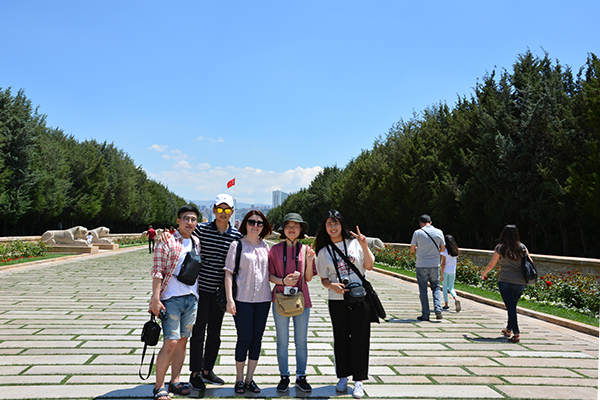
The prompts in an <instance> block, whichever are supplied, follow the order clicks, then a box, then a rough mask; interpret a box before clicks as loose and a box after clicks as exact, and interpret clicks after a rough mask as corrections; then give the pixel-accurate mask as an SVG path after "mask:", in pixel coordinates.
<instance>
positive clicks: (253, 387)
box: [244, 381, 260, 393]
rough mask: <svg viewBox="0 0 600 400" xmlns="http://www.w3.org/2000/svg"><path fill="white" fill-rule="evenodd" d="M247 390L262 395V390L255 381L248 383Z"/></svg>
mask: <svg viewBox="0 0 600 400" xmlns="http://www.w3.org/2000/svg"><path fill="white" fill-rule="evenodd" d="M244 386H246V389H248V390H250V391H251V392H252V393H260V388H259V387H258V385H257V384H256V382H254V381H250V383H246V384H245V385H244Z"/></svg>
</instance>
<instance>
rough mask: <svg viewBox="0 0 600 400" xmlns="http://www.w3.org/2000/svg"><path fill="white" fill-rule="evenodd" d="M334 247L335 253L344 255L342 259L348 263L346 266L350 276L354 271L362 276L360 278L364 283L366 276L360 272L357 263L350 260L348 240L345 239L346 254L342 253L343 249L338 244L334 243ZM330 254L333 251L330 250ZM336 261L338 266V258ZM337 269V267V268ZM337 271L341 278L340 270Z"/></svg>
mask: <svg viewBox="0 0 600 400" xmlns="http://www.w3.org/2000/svg"><path fill="white" fill-rule="evenodd" d="M332 248H333V251H334V253H337V254H339V255H340V257H342V259H343V260H344V262H345V263H346V266H347V267H348V276H350V271H352V272H354V273H355V274H356V275H358V277H359V278H360V280H361V281H363V283H364V282H365V277H364V276H363V274H361V273H360V271H359V270H358V268H356V265H354V264H353V263H352V262H351V261H350V259H349V258H348V249H347V248H346V241H345V240H344V251H345V254H344V253H342V251H341V250H340V249H339V248H338V247H337V246H336V245H332ZM329 254H331V251H330V252H329ZM332 257H333V256H332ZM334 262H335V263H336V266H337V259H335V260H334ZM336 271H337V268H336ZM337 273H338V279H339V278H340V272H339V271H337Z"/></svg>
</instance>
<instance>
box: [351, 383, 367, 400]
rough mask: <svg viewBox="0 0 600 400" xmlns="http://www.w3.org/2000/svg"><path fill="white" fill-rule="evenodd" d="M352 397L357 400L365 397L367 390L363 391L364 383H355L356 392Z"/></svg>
mask: <svg viewBox="0 0 600 400" xmlns="http://www.w3.org/2000/svg"><path fill="white" fill-rule="evenodd" d="M352 397H354V398H355V399H362V398H363V397H365V390H364V389H363V383H362V382H360V381H359V382H354V391H353V392H352Z"/></svg>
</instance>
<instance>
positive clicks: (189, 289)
mask: <svg viewBox="0 0 600 400" xmlns="http://www.w3.org/2000/svg"><path fill="white" fill-rule="evenodd" d="M190 251H192V239H191V238H190V239H183V243H182V245H181V253H180V254H179V259H178V260H177V266H176V267H175V269H174V270H173V277H172V278H171V279H169V283H167V287H166V288H165V291H164V292H163V293H162V295H161V296H160V300H161V301H162V300H168V299H170V298H171V297H177V296H185V295H188V294H193V295H194V296H196V298H198V279H196V282H195V283H194V284H193V285H191V286H189V285H186V284H185V283H182V282H179V280H178V279H177V275H178V274H179V271H181V265H182V264H183V260H185V256H186V255H187V253H189V252H190Z"/></svg>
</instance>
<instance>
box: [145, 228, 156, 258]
mask: <svg viewBox="0 0 600 400" xmlns="http://www.w3.org/2000/svg"><path fill="white" fill-rule="evenodd" d="M147 235H148V253H154V243H155V240H154V238H155V237H156V231H155V230H154V228H152V225H150V226H149V227H148V233H147Z"/></svg>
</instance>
